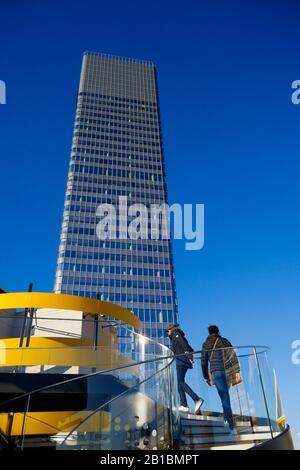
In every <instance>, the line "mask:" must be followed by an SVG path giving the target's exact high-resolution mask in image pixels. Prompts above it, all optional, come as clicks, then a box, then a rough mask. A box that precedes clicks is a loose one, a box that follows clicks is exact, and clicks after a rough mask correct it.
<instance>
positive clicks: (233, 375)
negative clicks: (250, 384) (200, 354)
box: [208, 337, 243, 388]
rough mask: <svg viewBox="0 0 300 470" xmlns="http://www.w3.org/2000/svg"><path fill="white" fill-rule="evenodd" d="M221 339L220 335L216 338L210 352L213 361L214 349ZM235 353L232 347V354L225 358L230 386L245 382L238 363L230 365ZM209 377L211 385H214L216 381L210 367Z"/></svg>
mask: <svg viewBox="0 0 300 470" xmlns="http://www.w3.org/2000/svg"><path fill="white" fill-rule="evenodd" d="M219 339H220V338H219V337H218V338H217V339H216V341H215V342H214V345H213V348H212V351H211V353H210V358H209V362H211V360H212V357H213V353H214V350H215V348H216V346H217V343H218V341H219ZM233 354H234V350H233V349H232V352H231V355H230V356H229V357H228V358H227V360H226V361H225V360H224V369H225V373H226V378H227V385H228V388H230V387H234V386H235V385H239V384H240V383H242V382H243V379H242V377H241V374H240V371H239V368H238V369H237V367H236V365H228V364H231V359H232V356H233ZM226 362H227V365H226ZM208 377H209V381H210V383H211V385H214V381H213V378H212V373H211V371H210V369H208Z"/></svg>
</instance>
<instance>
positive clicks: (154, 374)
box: [59, 357, 175, 446]
mask: <svg viewBox="0 0 300 470" xmlns="http://www.w3.org/2000/svg"><path fill="white" fill-rule="evenodd" d="M174 360H175V357H173V358H172V360H171V362H170V363H169V364H167V365H166V366H164V367H162V368H161V369H159V370H157V371H156V372H154V373H153V374H152V375H150V376H149V377H147V378H145V379H144V380H141V381H140V382H139V383H138V384H135V385H133V386H132V387H130V388H128V389H127V390H124V392H122V393H120V394H119V395H117V396H115V397H113V398H111V399H110V400H108V401H107V402H105V403H103V404H102V405H100V406H98V407H97V408H96V409H95V410H93V411H92V412H91V413H90V414H89V415H88V416H86V417H85V418H84V419H83V420H82V421H80V423H78V424H77V425H76V426H75V427H74V428H73V429H72V431H70V432H69V434H68V435H67V436H66V437H65V439H64V440H63V441H62V442H61V443H60V444H59V446H61V445H63V443H64V442H65V441H66V440H67V439H68V437H69V436H71V434H73V432H76V430H77V429H78V428H79V427H80V426H81V425H82V424H84V423H85V422H86V421H87V420H89V419H90V418H91V417H92V416H94V415H95V414H96V413H98V411H100V410H101V408H104V407H105V406H107V405H110V404H111V403H112V402H113V401H115V400H116V399H119V398H120V397H122V396H124V395H126V394H127V393H130V392H131V391H132V390H134V389H135V388H137V387H139V386H140V385H142V384H144V383H146V382H148V381H149V380H150V379H152V378H153V377H155V376H156V375H157V374H160V373H161V372H162V371H163V370H165V369H166V368H167V367H170V365H171V364H172V362H174Z"/></svg>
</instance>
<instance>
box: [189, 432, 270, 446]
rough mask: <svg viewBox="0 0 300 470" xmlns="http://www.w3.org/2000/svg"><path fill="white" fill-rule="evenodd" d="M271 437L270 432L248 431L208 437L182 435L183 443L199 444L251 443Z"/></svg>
mask: <svg viewBox="0 0 300 470" xmlns="http://www.w3.org/2000/svg"><path fill="white" fill-rule="evenodd" d="M268 439H271V433H250V434H238V435H237V436H232V435H230V434H229V433H228V434H227V435H226V434H223V435H213V436H210V437H202V436H197V437H188V436H183V443H184V445H191V444H193V445H201V444H210V445H214V444H236V443H243V442H247V443H252V444H253V445H254V444H255V443H258V442H262V441H265V440H268Z"/></svg>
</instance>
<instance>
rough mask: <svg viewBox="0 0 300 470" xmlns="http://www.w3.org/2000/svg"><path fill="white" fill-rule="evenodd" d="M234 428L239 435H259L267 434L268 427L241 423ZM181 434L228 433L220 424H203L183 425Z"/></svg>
mask: <svg viewBox="0 0 300 470" xmlns="http://www.w3.org/2000/svg"><path fill="white" fill-rule="evenodd" d="M236 428H237V431H238V433H239V434H242V433H244V434H245V433H260V432H269V431H270V428H269V426H253V427H252V426H245V425H242V424H241V423H238V424H236ZM182 432H183V434H202V433H216V434H220V433H221V434H222V433H225V434H226V433H228V428H225V427H224V425H223V424H222V425H221V426H214V425H211V424H209V423H205V424H204V423H203V424H200V425H199V424H198V425H183V427H182Z"/></svg>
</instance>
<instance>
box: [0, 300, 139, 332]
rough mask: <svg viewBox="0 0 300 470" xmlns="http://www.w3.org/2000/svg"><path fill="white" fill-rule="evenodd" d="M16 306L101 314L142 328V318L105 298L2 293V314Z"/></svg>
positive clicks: (0, 306)
mask: <svg viewBox="0 0 300 470" xmlns="http://www.w3.org/2000/svg"><path fill="white" fill-rule="evenodd" d="M16 308H54V309H59V310H60V309H67V310H73V311H79V312H87V313H92V314H100V315H105V316H110V317H113V318H118V319H119V320H121V321H125V322H126V323H127V324H129V325H131V326H133V327H134V328H137V329H138V330H141V328H142V323H141V321H140V319H139V318H138V317H137V316H135V315H134V314H133V313H132V312H130V311H129V310H127V309H126V308H124V307H121V306H120V305H117V304H113V303H111V302H107V301H104V300H98V299H91V298H89V297H79V296H77V295H69V294H53V293H49V292H11V293H9V294H7V293H6V294H1V297H0V314H1V310H4V309H16Z"/></svg>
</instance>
